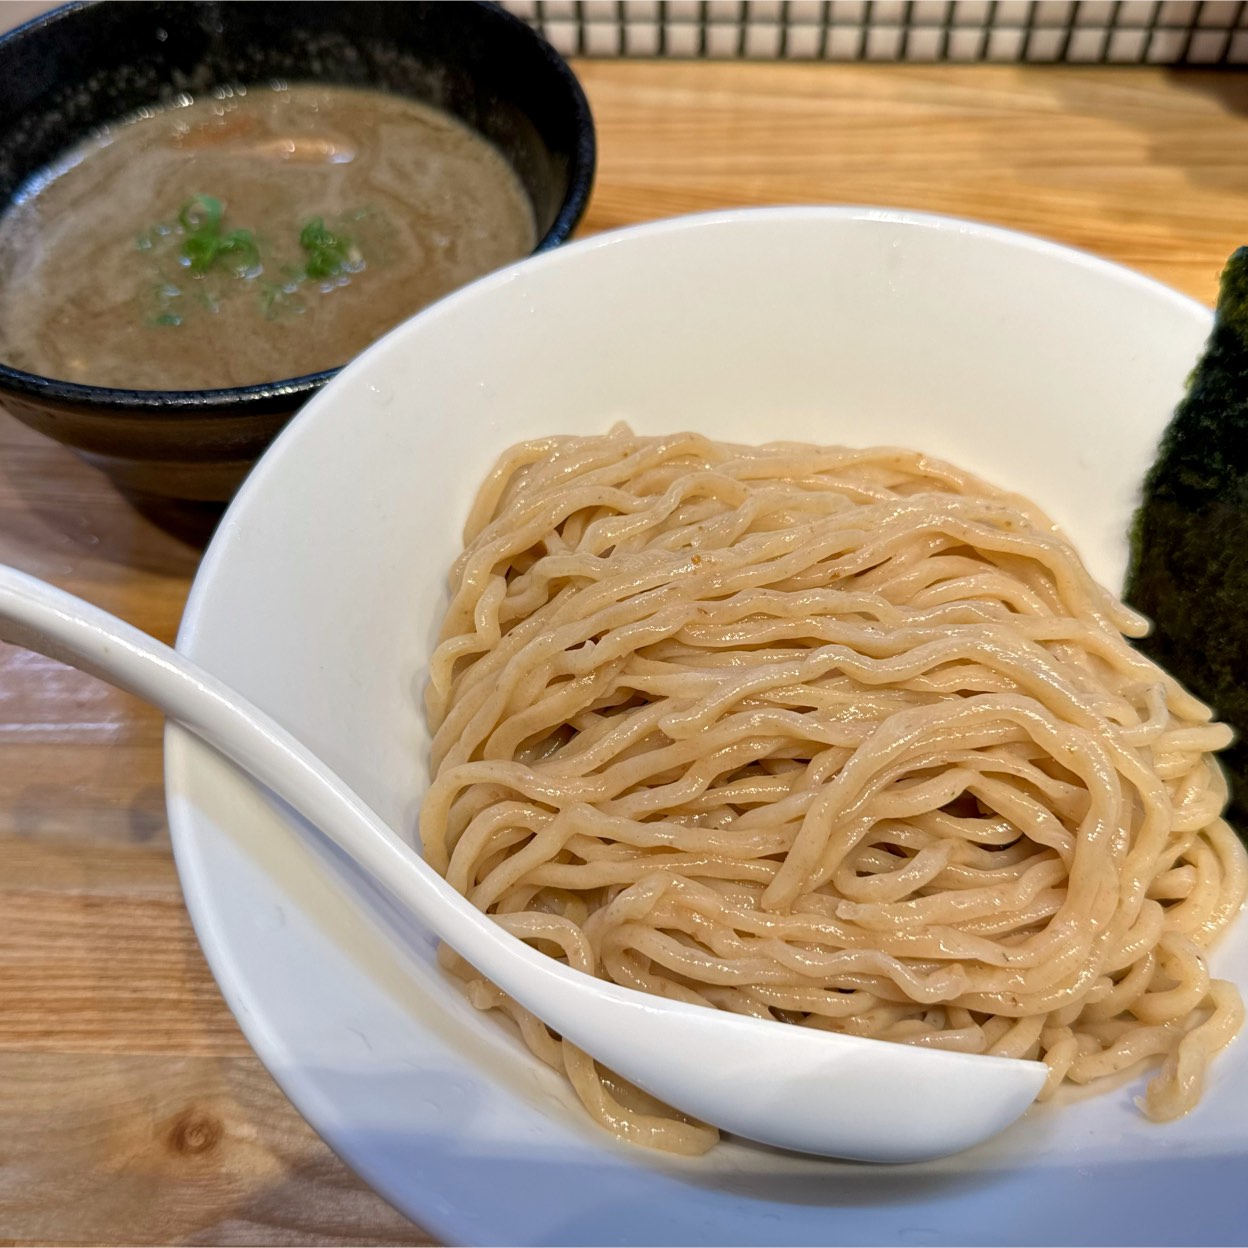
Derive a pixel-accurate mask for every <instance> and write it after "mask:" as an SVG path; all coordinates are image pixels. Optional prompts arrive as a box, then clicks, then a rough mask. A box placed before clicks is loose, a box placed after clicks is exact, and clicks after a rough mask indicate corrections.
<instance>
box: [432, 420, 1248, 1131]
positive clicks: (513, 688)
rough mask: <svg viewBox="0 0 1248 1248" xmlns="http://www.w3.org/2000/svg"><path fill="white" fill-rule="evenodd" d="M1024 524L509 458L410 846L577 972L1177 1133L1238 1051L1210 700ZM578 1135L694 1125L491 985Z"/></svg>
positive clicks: (699, 444)
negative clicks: (910, 1056) (1125, 1092)
mask: <svg viewBox="0 0 1248 1248" xmlns="http://www.w3.org/2000/svg"><path fill="white" fill-rule="evenodd" d="M1145 631H1146V624H1145V622H1144V621H1143V620H1142V619H1141V618H1140V617H1138V616H1136V615H1135V614H1134V613H1133V612H1131V611H1130V610H1129V609H1128V608H1126V607H1125V606H1123V605H1122V604H1121V603H1120V602H1118V601H1117V600H1116V599H1114V598H1113V597H1112V596H1111V595H1110V594H1109V593H1107V592H1106V591H1105V590H1103V589H1101V588H1100V587H1099V586H1098V585H1096V584H1095V583H1094V582H1093V581H1092V580H1091V578H1090V577H1089V576H1088V574H1087V572H1086V571H1085V570H1084V568H1083V566H1082V564H1081V562H1080V560H1079V558H1078V556H1077V555H1076V554H1075V552H1074V550H1073V549H1072V548H1071V547H1070V545H1069V544H1068V543H1067V542H1066V541H1065V540H1064V539H1063V537H1062V536H1061V535H1060V534H1059V533H1058V532H1057V531H1056V529H1055V527H1054V525H1053V524H1052V523H1051V521H1049V520H1048V519H1047V518H1046V517H1045V516H1044V515H1043V514H1041V513H1040V512H1039V511H1038V510H1037V509H1036V508H1035V507H1034V506H1033V505H1032V504H1030V503H1028V502H1027V501H1026V500H1024V499H1021V498H1019V497H1017V496H1015V495H1011V494H1007V493H1004V492H1002V491H1001V490H998V489H996V488H994V487H992V486H989V485H987V484H985V483H984V482H982V481H980V480H977V479H975V478H974V477H972V476H970V475H969V474H967V473H965V472H962V471H960V470H958V469H956V468H954V467H951V466H950V465H948V464H944V463H940V462H938V461H936V460H933V459H930V458H928V457H926V456H923V455H920V454H914V453H911V452H907V451H900V450H893V449H870V450H849V449H845V448H836V447H831V448H828V447H814V446H799V445H792V444H779V443H777V444H772V445H767V446H762V447H744V446H733V445H727V444H723V443H718V442H713V441H710V440H708V439H706V438H704V437H701V436H698V435H695V434H677V435H674V436H670V437H639V436H635V435H634V434H632V433H631V432H630V431H629V430H628V429H626V428H624V427H617V428H616V429H614V430H613V431H612V432H611V433H610V434H608V435H604V436H594V437H551V438H546V439H541V440H539V441H535V442H529V443H525V444H523V445H520V446H517V447H514V448H512V449H511V450H510V451H508V452H507V453H506V454H505V455H504V456H503V457H502V459H501V460H500V461H499V463H498V464H497V466H496V467H495V468H494V470H493V471H492V472H491V473H490V475H489V477H488V478H487V480H486V482H485V484H484V485H483V487H482V489H481V491H480V494H479V497H478V499H477V502H476V504H475V506H474V508H473V510H472V513H471V516H470V519H469V522H468V525H467V530H466V535H465V549H464V551H463V554H462V555H461V556H460V558H459V560H458V561H457V563H456V564H455V567H454V569H453V571H452V574H451V600H450V605H449V607H448V610H447V613H446V619H445V622H444V626H443V630H442V634H441V640H440V644H439V645H438V647H437V650H436V652H435V654H434V655H433V659H432V663H431V674H430V683H429V687H428V691H427V709H428V715H429V719H430V723H431V726H432V728H433V729H434V733H435V736H434V742H433V749H432V761H433V770H434V781H433V785H432V787H431V789H430V791H429V794H428V796H427V798H426V801H425V805H424V809H423V812H422V816H421V825H420V831H421V838H422V841H423V844H424V852H425V855H426V857H427V858H428V860H429V862H430V863H432V864H433V865H434V866H435V867H436V868H437V869H438V870H439V871H441V872H443V873H444V874H445V875H446V877H447V879H448V880H449V881H450V882H451V883H452V884H453V885H454V886H455V888H457V889H458V890H460V891H461V892H462V893H464V894H465V895H466V896H468V897H469V898H470V899H471V900H472V901H473V902H474V903H475V904H476V905H477V906H478V907H480V908H481V909H482V910H484V911H487V912H488V913H490V914H492V915H494V916H495V917H496V918H497V920H498V922H499V923H500V924H502V925H503V926H504V927H505V928H506V929H507V930H508V931H510V932H512V933H513V934H515V935H516V936H518V937H519V938H521V939H523V940H526V941H529V942H531V943H533V944H534V945H535V946H536V947H537V948H539V949H541V950H543V951H545V952H547V953H549V954H550V955H551V956H553V957H557V958H561V959H563V960H565V961H567V962H568V963H569V964H570V965H571V966H573V967H576V968H577V969H579V970H582V971H584V972H585V973H586V974H592V975H598V976H603V977H606V978H609V979H611V980H613V981H615V982H616V983H619V984H623V985H627V986H629V987H633V988H638V989H640V990H642V991H645V992H650V993H655V994H659V995H661V996H665V997H670V998H673V999H676V1000H681V1001H687V1002H694V1003H697V1004H700V1005H705V1006H709V1007H714V1008H718V1009H724V1010H732V1011H735V1012H737V1013H741V1014H748V1015H751V1016H754V1017H758V1018H764V1019H774V1020H777V1021H778V1022H779V1023H783V1024H789V1025H798V1026H806V1027H819V1028H824V1029H826V1030H830V1031H839V1032H845V1033H848V1034H852V1035H857V1036H872V1037H878V1038H880V1039H884V1040H892V1041H899V1042H903V1043H907V1044H917V1045H928V1046H932V1047H936V1048H946V1049H955V1050H958V1051H961V1052H968V1053H984V1054H998V1055H1005V1056H1010V1057H1021V1058H1038V1059H1041V1060H1043V1061H1045V1062H1046V1063H1047V1064H1048V1066H1049V1069H1050V1078H1049V1081H1048V1084H1047V1086H1046V1091H1045V1095H1048V1094H1050V1093H1051V1092H1052V1091H1053V1090H1054V1089H1055V1088H1056V1087H1057V1086H1058V1085H1059V1084H1061V1083H1062V1082H1063V1081H1065V1080H1070V1081H1072V1082H1075V1083H1088V1082H1091V1081H1093V1080H1097V1079H1101V1078H1104V1077H1106V1076H1109V1075H1112V1074H1114V1073H1116V1072H1118V1071H1122V1070H1126V1069H1128V1068H1130V1067H1133V1066H1135V1065H1137V1064H1138V1063H1140V1062H1143V1061H1145V1060H1148V1059H1153V1060H1156V1059H1160V1061H1161V1066H1160V1070H1159V1072H1158V1073H1157V1074H1156V1075H1155V1076H1154V1077H1153V1078H1152V1080H1151V1082H1150V1083H1149V1085H1148V1090H1147V1094H1146V1096H1145V1098H1144V1100H1143V1102H1142V1108H1143V1110H1144V1112H1145V1113H1146V1114H1147V1115H1148V1116H1149V1117H1151V1118H1155V1119H1169V1118H1174V1117H1177V1116H1179V1115H1181V1114H1183V1113H1185V1112H1186V1111H1187V1110H1188V1109H1190V1108H1191V1107H1192V1105H1194V1104H1195V1102H1196V1100H1197V1099H1198V1098H1199V1096H1200V1094H1201V1089H1202V1084H1203V1080H1204V1076H1205V1071H1206V1068H1207V1066H1208V1063H1209V1061H1210V1059H1211V1058H1212V1057H1213V1055H1214V1054H1216V1053H1217V1051H1218V1050H1219V1049H1221V1048H1222V1047H1223V1046H1224V1045H1225V1044H1227V1042H1228V1041H1229V1040H1230V1039H1231V1038H1232V1037H1233V1036H1234V1035H1235V1033H1236V1032H1237V1031H1238V1030H1239V1027H1240V1025H1241V1023H1242V1019H1243V1006H1242V1004H1241V1001H1240V998H1239V994H1238V992H1237V991H1236V990H1235V988H1234V987H1233V986H1232V985H1231V984H1229V983H1226V982H1222V981H1219V980H1213V979H1211V978H1210V976H1209V972H1208V968H1207V966H1206V955H1205V951H1206V949H1207V947H1208V946H1209V944H1210V943H1211V942H1212V941H1213V939H1214V938H1215V937H1216V936H1217V935H1218V934H1219V933H1220V932H1221V931H1222V930H1223V929H1224V928H1225V927H1226V926H1227V925H1228V924H1229V923H1230V922H1231V920H1232V919H1233V918H1234V916H1235V915H1236V913H1237V911H1238V910H1239V908H1240V905H1241V903H1242V902H1243V899H1244V895H1245V889H1246V887H1248V869H1246V865H1245V853H1244V849H1243V847H1242V845H1241V844H1240V842H1239V841H1238V840H1237V839H1236V837H1235V836H1234V834H1233V833H1232V832H1231V830H1230V828H1229V827H1228V826H1227V824H1226V823H1225V822H1224V821H1223V820H1222V818H1221V812H1222V809H1223V806H1224V805H1225V802H1226V796H1227V794H1226V786H1225V782H1224V780H1223V777H1222V774H1221V771H1220V770H1219V768H1218V766H1217V765H1216V763H1215V762H1214V761H1213V760H1212V758H1211V757H1210V755H1211V753H1212V752H1213V751H1216V750H1218V749H1221V748H1222V747H1223V746H1225V745H1226V744H1228V742H1229V741H1230V735H1231V734H1230V732H1229V730H1228V729H1227V728H1225V727H1224V726H1222V725H1220V724H1217V723H1214V722H1212V721H1211V718H1210V713H1209V711H1208V709H1207V708H1206V707H1204V706H1203V705H1202V704H1201V703H1199V702H1198V701H1196V700H1195V699H1194V698H1193V697H1192V696H1191V695H1190V694H1188V693H1187V692H1185V691H1184V690H1183V689H1182V688H1181V687H1180V686H1179V685H1178V684H1177V683H1176V682H1175V681H1174V680H1173V679H1172V678H1171V677H1169V676H1168V675H1167V674H1166V673H1165V672H1163V671H1161V670H1160V669H1159V668H1158V667H1156V666H1155V665H1154V664H1153V663H1151V662H1150V661H1148V660H1147V659H1145V658H1144V657H1143V656H1142V655H1141V654H1139V653H1138V652H1137V651H1136V650H1134V649H1133V648H1132V647H1131V645H1130V644H1129V642H1128V641H1127V640H1126V639H1127V638H1129V637H1138V636H1141V635H1142V634H1143V633H1144V632H1145ZM443 956H444V961H445V963H446V964H447V965H448V966H450V967H451V968H452V969H453V970H455V971H456V972H457V973H458V974H460V975H461V976H462V977H463V978H464V979H465V980H466V981H467V983H468V987H469V994H470V997H471V999H472V1001H473V1002H474V1003H475V1004H476V1005H478V1006H479V1007H481V1008H483V1009H490V1008H497V1009H501V1010H503V1011H504V1012H506V1013H507V1014H509V1015H510V1016H511V1017H512V1018H513V1019H514V1020H515V1021H516V1023H517V1024H518V1026H519V1028H520V1031H521V1033H522V1035H523V1037H524V1039H525V1041H526V1043H527V1044H528V1045H529V1047H530V1048H531V1049H532V1050H533V1051H534V1053H535V1054H537V1056H538V1057H540V1058H541V1059H542V1060H543V1061H545V1062H547V1063H549V1064H550V1065H552V1066H554V1067H555V1068H556V1069H559V1070H562V1071H564V1072H565V1073H566V1074H567V1077H568V1078H569V1080H570V1081H571V1083H572V1085H573V1087H574V1088H575V1090H576V1092H577V1095H578V1096H579V1097H580V1099H581V1100H582V1101H583V1103H584V1104H585V1106H586V1108H587V1109H588V1110H589V1112H590V1113H591V1114H592V1115H593V1116H594V1117H595V1118H596V1119H597V1120H598V1121H599V1122H601V1123H602V1124H603V1125H605V1126H606V1127H608V1128H609V1129H611V1130H613V1131H615V1132H617V1133H618V1134H620V1135H622V1136H624V1137H625V1138H628V1139H632V1140H634V1141H637V1142H639V1143H642V1144H647V1145H650V1146H653V1147H658V1148H664V1149H669V1150H673V1151H677V1152H686V1153H697V1152H701V1151H703V1150H705V1149H706V1148H708V1147H710V1145H711V1144H712V1143H713V1142H714V1140H715V1138H716V1137H715V1132H714V1131H713V1130H711V1129H710V1128H708V1127H705V1126H703V1125H702V1124H700V1123H694V1122H691V1121H689V1120H687V1119H685V1118H684V1117H682V1116H681V1115H680V1114H678V1113H676V1112H675V1111H674V1110H671V1109H669V1108H667V1107H665V1106H663V1105H660V1104H658V1103H657V1102H655V1101H653V1100H652V1099H651V1098H649V1097H647V1096H645V1095H644V1094H642V1093H640V1092H638V1091H637V1090H636V1089H633V1088H631V1087H629V1086H628V1085H627V1084H625V1083H623V1082H622V1081H621V1080H619V1079H618V1078H616V1077H615V1076H614V1075H612V1074H611V1073H610V1072H609V1071H605V1070H603V1069H602V1068H601V1067H599V1066H598V1065H597V1064H596V1063H594V1062H593V1061H592V1060H591V1059H589V1058H588V1057H587V1056H586V1055H584V1054H583V1053H580V1052H579V1051H577V1050H576V1049H575V1048H574V1047H573V1046H571V1045H569V1044H568V1043H566V1042H564V1041H562V1040H561V1039H560V1038H559V1037H557V1036H554V1035H552V1034H551V1033H550V1032H549V1030H548V1029H547V1028H546V1027H545V1026H544V1025H543V1024H541V1023H540V1022H538V1021H537V1020H536V1019H534V1018H532V1017H531V1016H530V1015H528V1014H527V1013H526V1012H525V1011H523V1010H521V1009H520V1008H519V1007H517V1006H516V1005H515V1004H514V1003H513V1002H511V1001H509V1000H508V999H507V998H506V997H505V996H504V995H503V994H502V993H500V992H499V991H498V990H497V989H495V988H494V987H493V986H492V985H490V984H488V983H486V982H485V981H483V980H481V978H480V977H479V976H478V975H477V973H476V972H474V971H473V970H472V969H471V968H470V967H468V966H467V965H466V964H465V963H463V962H462V961H461V960H459V959H458V958H457V957H456V956H455V955H453V954H450V953H449V952H444V955H443Z"/></svg>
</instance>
